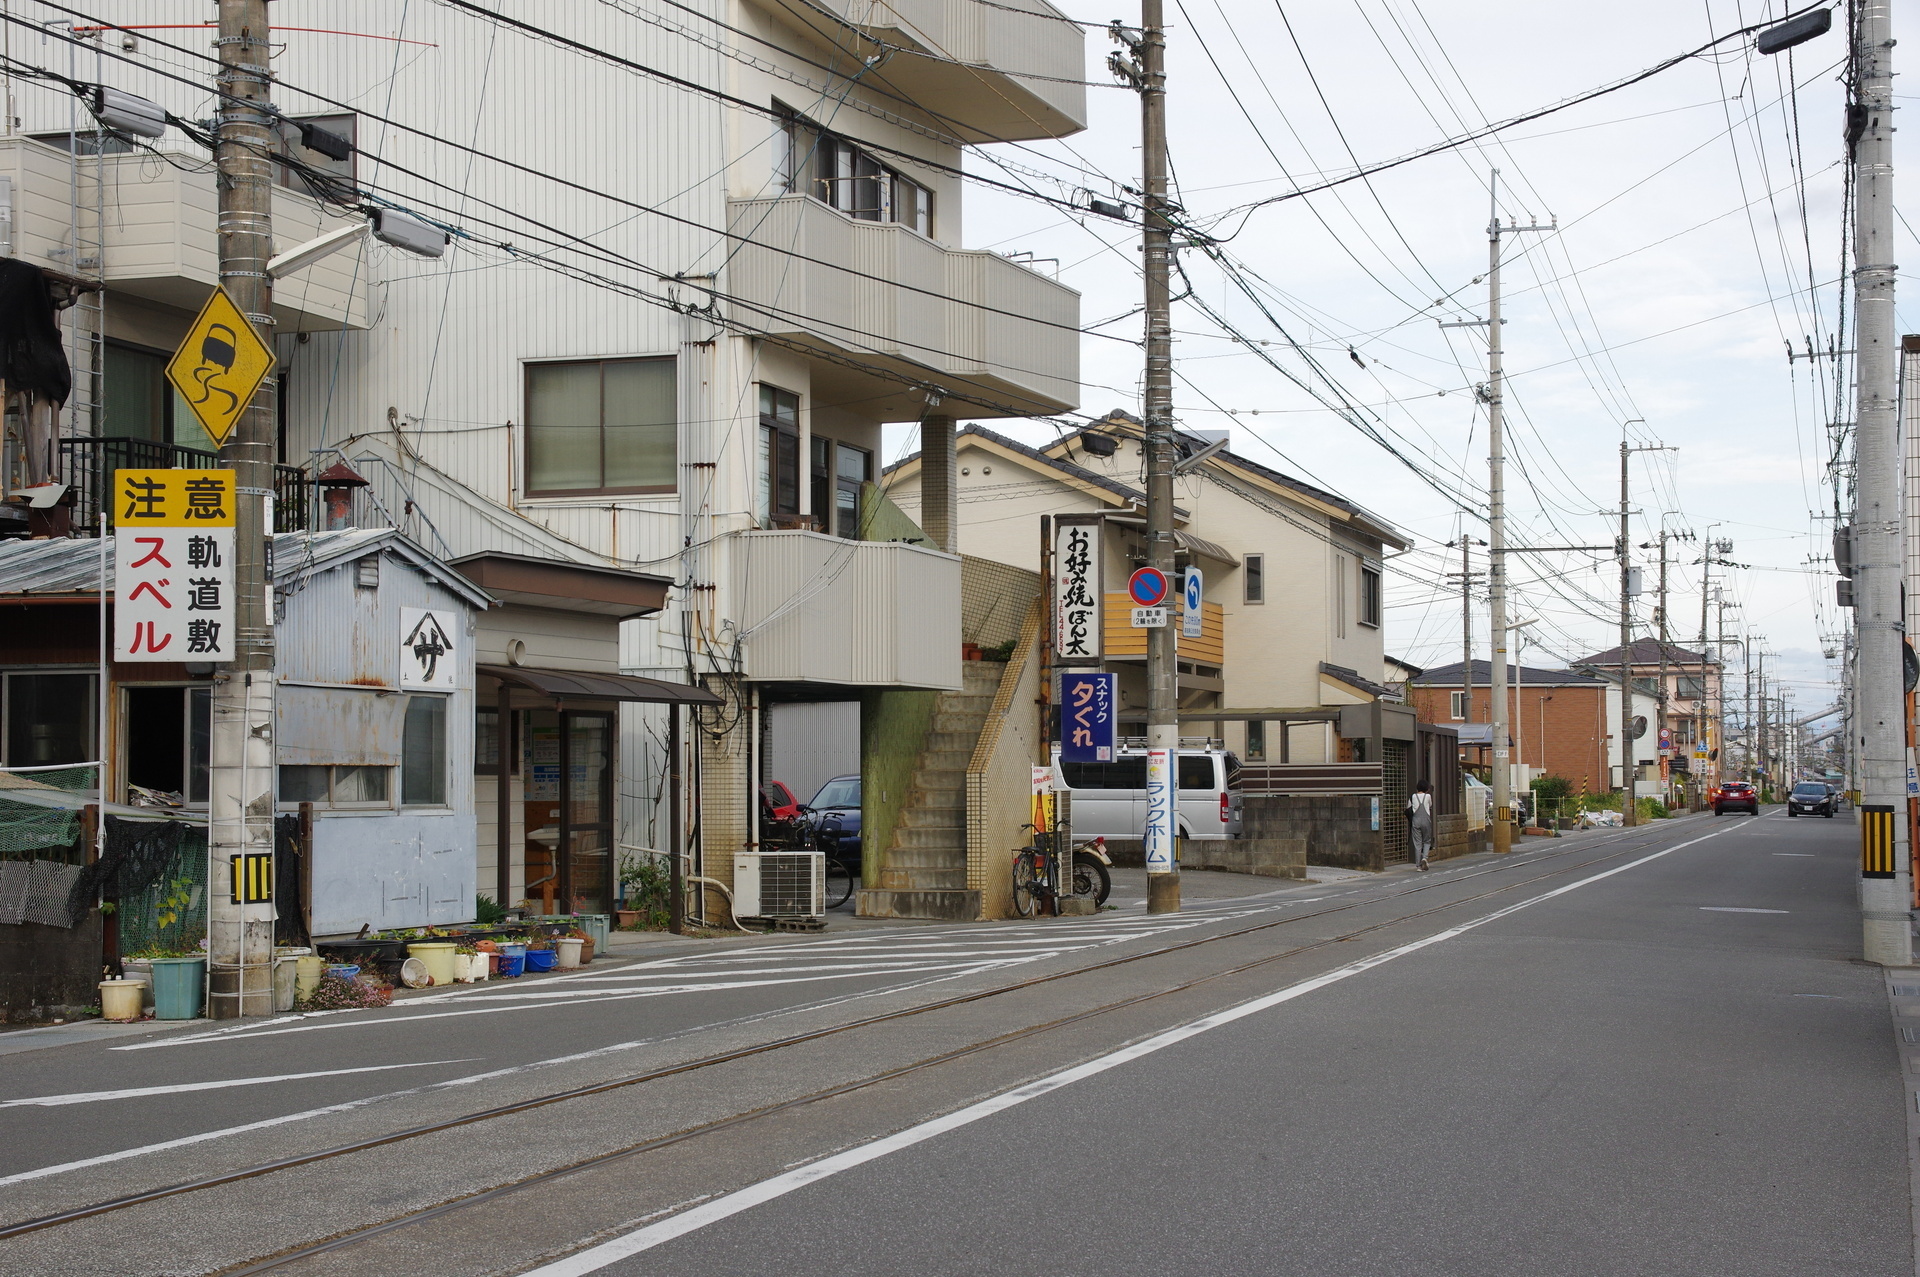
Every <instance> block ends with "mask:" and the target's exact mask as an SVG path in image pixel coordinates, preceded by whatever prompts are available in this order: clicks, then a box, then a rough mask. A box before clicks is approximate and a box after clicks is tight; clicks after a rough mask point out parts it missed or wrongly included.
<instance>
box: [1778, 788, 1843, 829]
mask: <svg viewBox="0 0 1920 1277" xmlns="http://www.w3.org/2000/svg"><path fill="white" fill-rule="evenodd" d="M1838 803H1839V797H1838V796H1837V795H1836V794H1835V793H1834V792H1833V786H1831V785H1826V784H1822V783H1821V782H1819V781H1814V780H1803V781H1801V782H1800V783H1799V784H1798V785H1795V786H1794V787H1793V792H1792V793H1790V794H1788V795H1787V815H1789V816H1825V817H1827V818H1828V819H1829V820H1831V819H1832V818H1833V809H1834V807H1835V806H1837V805H1838Z"/></svg>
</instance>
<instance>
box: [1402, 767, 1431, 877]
mask: <svg viewBox="0 0 1920 1277" xmlns="http://www.w3.org/2000/svg"><path fill="white" fill-rule="evenodd" d="M1406 815H1407V834H1408V836H1409V837H1410V838H1411V839H1412V840H1413V859H1414V863H1415V864H1417V865H1419V866H1420V868H1421V870H1422V872H1424V871H1425V870H1426V869H1427V856H1428V854H1429V853H1430V852H1432V851H1433V786H1432V785H1429V784H1428V783H1427V782H1426V781H1424V780H1423V781H1421V782H1420V783H1419V784H1418V785H1415V786H1414V787H1413V796H1412V797H1410V798H1408V799H1407V812H1406Z"/></svg>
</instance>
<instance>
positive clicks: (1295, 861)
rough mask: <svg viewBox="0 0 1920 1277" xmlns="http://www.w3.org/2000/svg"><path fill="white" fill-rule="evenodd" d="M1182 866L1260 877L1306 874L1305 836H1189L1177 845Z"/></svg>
mask: <svg viewBox="0 0 1920 1277" xmlns="http://www.w3.org/2000/svg"><path fill="white" fill-rule="evenodd" d="M1180 867H1181V868H1183V869H1220V870H1224V871H1226V872H1227V873H1239V874H1255V875H1258V876H1260V877H1262V878H1304V877H1306V876H1307V840H1306V839H1305V838H1190V839H1188V840H1187V842H1186V844H1185V845H1184V846H1183V847H1182V848H1181V852H1180Z"/></svg>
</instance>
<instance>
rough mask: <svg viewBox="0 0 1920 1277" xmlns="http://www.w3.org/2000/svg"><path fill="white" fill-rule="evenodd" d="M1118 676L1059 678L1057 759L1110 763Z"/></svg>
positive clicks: (1117, 699) (1114, 730) (1062, 676)
mask: <svg viewBox="0 0 1920 1277" xmlns="http://www.w3.org/2000/svg"><path fill="white" fill-rule="evenodd" d="M1119 697H1120V676H1119V675H1118V674H1092V673H1066V674H1062V675H1061V676H1060V758H1061V761H1062V762H1068V763H1110V762H1112V761H1113V746H1114V736H1115V734H1116V726H1117V723H1118V719H1117V717H1116V713H1117V711H1118V708H1119Z"/></svg>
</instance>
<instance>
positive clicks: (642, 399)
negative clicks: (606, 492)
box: [602, 359, 679, 488]
mask: <svg viewBox="0 0 1920 1277" xmlns="http://www.w3.org/2000/svg"><path fill="white" fill-rule="evenodd" d="M604 368H605V370H606V379H605V382H604V386H605V389H604V392H603V393H604V394H605V405H604V408H603V410H602V419H603V421H604V422H605V424H606V467H607V469H606V481H605V484H604V486H605V487H608V488H672V487H673V486H674V480H675V477H676V476H675V475H674V469H675V463H676V461H677V457H676V455H675V447H674V434H675V428H676V427H675V423H676V421H677V420H678V416H679V414H678V412H677V411H676V410H675V403H674V399H675V384H674V380H675V379H674V362H673V360H671V359H627V360H621V361H618V362H615V363H609V364H606V365H604Z"/></svg>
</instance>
